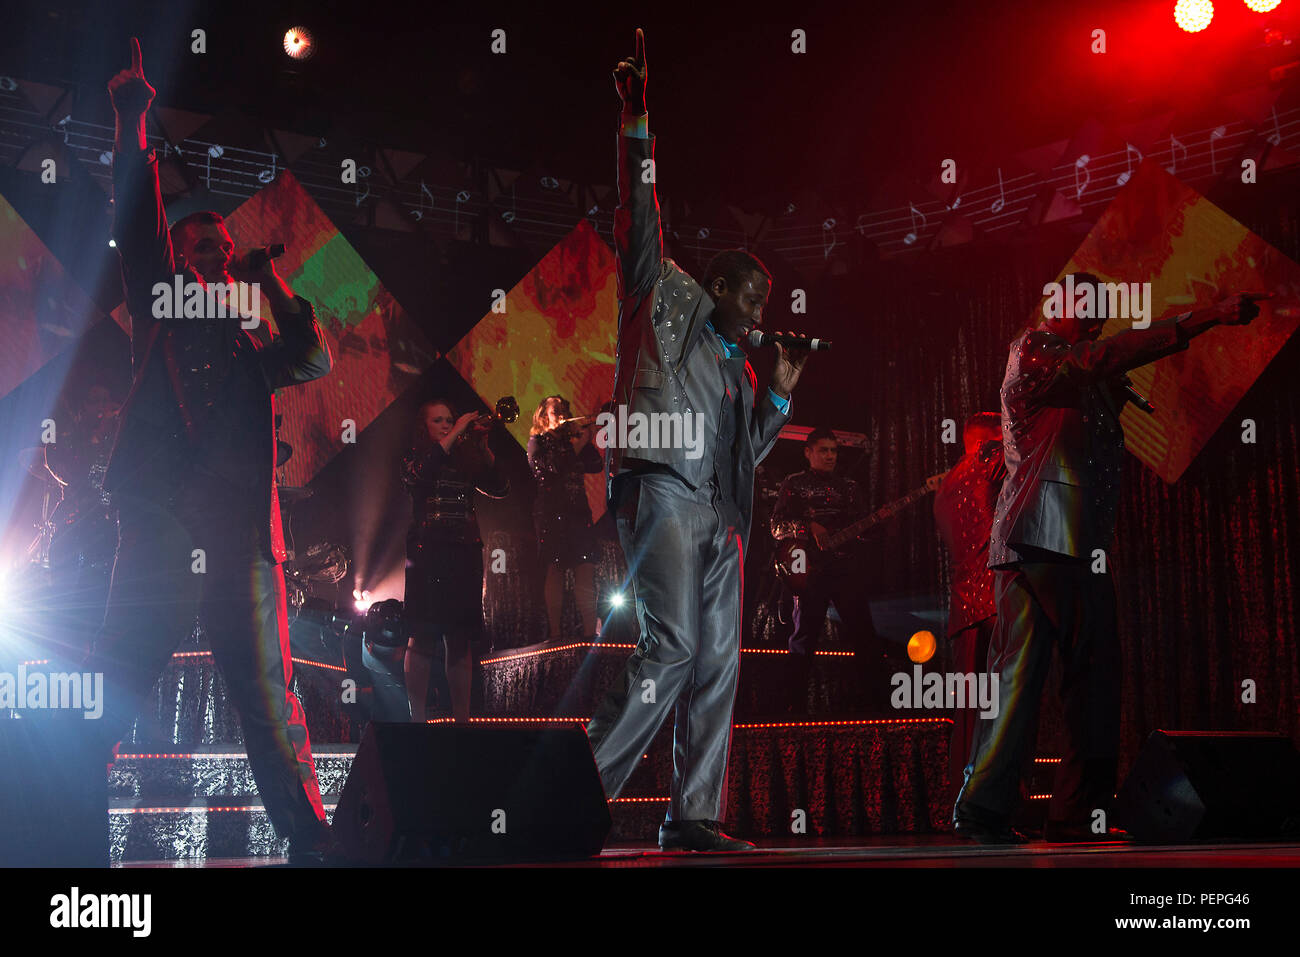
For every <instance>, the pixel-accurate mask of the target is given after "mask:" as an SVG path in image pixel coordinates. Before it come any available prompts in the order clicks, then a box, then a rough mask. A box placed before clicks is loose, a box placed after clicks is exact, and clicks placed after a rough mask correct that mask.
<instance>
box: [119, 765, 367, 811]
mask: <svg viewBox="0 0 1300 957" xmlns="http://www.w3.org/2000/svg"><path fill="white" fill-rule="evenodd" d="M313 758H314V761H315V764H316V780H317V781H318V782H319V783H320V789H321V793H322V794H329V793H338V792H340V791H342V790H343V784H344V782H345V781H347V779H348V772H349V771H350V770H351V769H352V754H346V755H337V754H315V755H313ZM108 796H109V797H110V798H122V799H126V798H133V799H136V800H168V799H170V800H173V801H189V800H192V799H196V798H230V799H236V798H251V797H256V796H257V784H256V782H255V781H254V780H253V770H252V767H251V766H250V765H249V763H248V758H247V757H246V756H245V755H243V754H240V755H238V756H233V755H230V754H223V755H220V756H213V755H202V754H196V755H193V756H186V757H163V758H137V757H133V756H131V755H126V756H124V757H119V758H118V760H117V761H116V762H115V763H114V764H113V767H112V769H111V770H110V771H109V773H108Z"/></svg>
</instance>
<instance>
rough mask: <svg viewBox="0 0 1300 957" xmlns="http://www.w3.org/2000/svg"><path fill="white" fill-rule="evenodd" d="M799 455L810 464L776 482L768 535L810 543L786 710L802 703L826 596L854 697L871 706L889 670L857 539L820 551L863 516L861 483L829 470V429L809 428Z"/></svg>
mask: <svg viewBox="0 0 1300 957" xmlns="http://www.w3.org/2000/svg"><path fill="white" fill-rule="evenodd" d="M803 454H804V458H806V459H807V460H808V470H807V471H806V472H796V473H794V474H793V475H791V476H789V477H788V478H787V479H786V480H785V481H784V482H783V483H782V484H781V492H780V495H779V497H778V498H777V502H776V508H775V509H774V510H773V512H772V537H773V538H775V539H776V540H777V542H778V544H784V543H786V542H787V540H789V539H796V540H798V541H800V542H803V543H806V544H807V546H808V547H807V552H808V554H807V563H808V571H809V572H810V574H809V576H808V579H807V584H806V585H805V586H804V587H803V589H801V590H800V593H799V594H798V596H797V597H796V599H795V610H794V633H793V634H791V635H790V655H791V659H790V660H791V662H792V663H793V665H794V667H793V668H792V672H793V673H792V674H791V676H790V686H789V690H790V704H791V709H792V710H793V711H796V712H802V711H804V710H806V709H807V705H808V701H807V698H808V685H809V679H810V677H811V673H812V662H813V655H814V654H815V653H816V650H817V643H818V641H820V640H821V634H822V627H823V625H824V623H825V621H826V610H827V607H828V606H829V605H830V604H831V603H832V602H833V603H834V604H835V610H836V611H837V612H839V616H840V620H841V621H842V622H843V623H844V628H845V630H846V632H847V633H848V636H849V640H850V641H851V642H852V643H853V649H854V659H855V663H856V665H857V671H858V678H859V683H858V687H859V688H860V689H861V692H862V694H861V695H859V698H860V699H861V700H865V701H866V702H867V703H868V704H869V705H873V704H876V703H878V702H883V700H884V696H885V691H886V690H887V689H888V687H889V681H888V670H889V669H888V663H887V661H886V659H885V649H884V644H883V643H882V641H881V639H880V637H879V636H878V635H877V634H876V628H875V625H874V624H872V621H871V605H870V603H869V602H868V601H867V592H866V589H864V588H863V582H862V575H861V568H860V566H859V565H858V563H857V562H856V561H855V560H854V551H855V549H856V545H857V543H856V541H855V542H852V543H850V544H848V545H845V546H843V547H842V548H841V549H840V550H839V551H833V552H826V553H820V552H819V551H818V549H819V548H820V546H821V543H822V542H824V541H825V540H826V539H827V538H829V536H830V534H831V533H832V532H834V531H838V530H839V529H841V528H843V527H844V526H846V525H849V524H851V523H852V522H854V521H855V520H857V519H859V518H861V517H862V516H864V515H865V514H866V511H867V510H866V505H865V503H864V501H863V498H862V489H861V487H860V486H859V485H858V483H857V482H855V481H853V479H850V478H843V477H841V476H838V475H836V474H835V463H836V460H837V459H838V456H839V443H838V442H837V441H836V440H835V433H833V432H832V431H831V430H830V429H814V430H813V431H812V432H810V433H809V435H808V439H807V441H806V442H805V443H804V449H803Z"/></svg>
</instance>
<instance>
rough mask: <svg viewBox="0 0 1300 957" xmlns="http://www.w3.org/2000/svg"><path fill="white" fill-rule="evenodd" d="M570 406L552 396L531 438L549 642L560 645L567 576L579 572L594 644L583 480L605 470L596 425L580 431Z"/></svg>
mask: <svg viewBox="0 0 1300 957" xmlns="http://www.w3.org/2000/svg"><path fill="white" fill-rule="evenodd" d="M571 417H572V413H571V412H570V410H569V403H568V401H567V400H566V399H565V398H564V396H560V395H552V396H547V397H546V398H545V399H543V400H542V403H541V405H539V406H538V407H537V411H536V412H535V413H534V414H533V427H532V429H531V437H530V438H529V439H528V464H529V465H530V466H532V469H533V475H534V476H536V478H537V499H536V501H535V502H534V504H533V522H534V524H535V526H536V528H537V544H538V550H539V552H540V558H541V564H542V567H543V568H545V569H546V586H545V587H546V615H547V619H548V623H549V626H550V640H551V641H559V640H560V639H561V638H562V637H563V636H562V635H561V633H560V612H561V610H562V608H563V606H564V572H565V569H568V568H572V569H574V583H575V588H576V592H575V596H574V597H575V598H576V600H577V604H578V615H579V617H580V618H581V619H582V635H583V638H584V640H595V638H596V634H597V622H596V585H595V580H594V569H593V568H592V563H593V562H594V561H595V559H596V536H595V533H594V532H593V531H592V527H591V508H590V506H589V505H588V504H587V491H586V486H585V484H584V480H583V476H584V475H586V474H587V473H589V472H599V471H601V470H602V469H603V468H604V467H605V466H604V462H603V461H602V460H601V456H600V453H599V452H598V451H596V449H595V447H593V446H592V444H591V435H592V431H593V428H594V427H593V426H592V425H586V426H577V425H575V424H574V423H572V422H569V423H566V422H565V420H566V419H569V418H571Z"/></svg>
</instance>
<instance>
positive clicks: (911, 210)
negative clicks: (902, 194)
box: [903, 203, 925, 246]
mask: <svg viewBox="0 0 1300 957" xmlns="http://www.w3.org/2000/svg"><path fill="white" fill-rule="evenodd" d="M907 207H908V213H907V214H908V215H909V216H911V217H912V230H911V232H909V233H908V234H907V235H906V236H904V237H903V245H904V246H910V245H912V244H913V243H914V242H916V231H917V229H924V228H925V213H923V212H921V211H920V210H919V209H917V208H916V207H915V206H913V205H912V204H911V203H908V204H907ZM918 216H920V217H921V225H920V226H919V227H918V226H917V224H916V217H918Z"/></svg>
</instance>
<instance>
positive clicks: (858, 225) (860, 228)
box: [853, 213, 867, 236]
mask: <svg viewBox="0 0 1300 957" xmlns="http://www.w3.org/2000/svg"><path fill="white" fill-rule="evenodd" d="M866 218H867V214H866V213H858V218H857V220H856V221H855V222H854V223H853V228H854V229H855V230H857V233H858V235H859V236H865V235H866V234H867V224H866V223H864V222H863V220H864V219H866Z"/></svg>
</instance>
